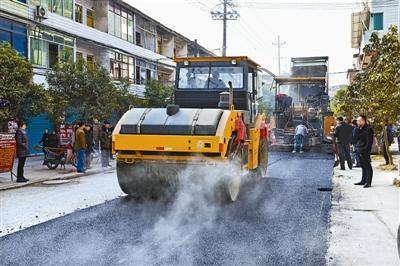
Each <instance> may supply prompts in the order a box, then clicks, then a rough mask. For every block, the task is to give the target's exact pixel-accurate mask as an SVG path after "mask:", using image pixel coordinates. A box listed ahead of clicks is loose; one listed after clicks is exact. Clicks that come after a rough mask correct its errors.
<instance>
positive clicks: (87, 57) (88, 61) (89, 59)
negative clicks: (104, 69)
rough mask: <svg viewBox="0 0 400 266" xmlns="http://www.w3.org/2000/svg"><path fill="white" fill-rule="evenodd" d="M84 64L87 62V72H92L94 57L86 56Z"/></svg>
mask: <svg viewBox="0 0 400 266" xmlns="http://www.w3.org/2000/svg"><path fill="white" fill-rule="evenodd" d="M86 62H87V67H88V70H89V71H93V69H94V56H93V55H87V56H86Z"/></svg>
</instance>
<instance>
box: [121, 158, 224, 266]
mask: <svg viewBox="0 0 400 266" xmlns="http://www.w3.org/2000/svg"><path fill="white" fill-rule="evenodd" d="M230 170H232V169H227V168H225V169H224V168H222V167H216V166H214V165H213V166H209V167H204V166H203V167H202V168H200V167H199V168H196V169H193V168H189V169H186V170H184V171H182V172H181V173H180V174H179V180H181V182H180V187H179V190H178V192H177V195H176V197H175V198H174V200H173V203H172V204H171V205H169V206H170V207H169V209H168V210H167V212H166V214H165V215H164V216H162V217H161V218H159V219H158V220H157V221H156V222H155V223H154V226H153V228H152V229H151V230H149V231H147V232H145V233H144V234H143V235H142V236H141V238H140V239H139V241H138V244H137V245H134V246H130V247H128V248H127V249H126V250H124V255H123V256H122V257H123V258H124V259H123V260H121V261H120V263H122V264H126V263H128V264H130V265H160V264H161V265H168V264H174V265H192V264H194V262H193V254H194V253H195V251H194V249H195V248H196V245H197V244H198V241H199V239H200V237H199V233H200V232H201V231H202V230H204V229H211V228H212V227H213V226H215V220H216V217H217V214H218V213H219V211H221V208H222V205H221V199H220V198H219V195H218V194H219V193H215V192H216V191H220V189H219V186H221V182H222V181H223V180H224V178H226V176H227V174H229V172H230V173H232V171H230ZM182 247H184V248H182ZM127 254H128V255H127Z"/></svg>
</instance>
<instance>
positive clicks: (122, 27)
mask: <svg viewBox="0 0 400 266" xmlns="http://www.w3.org/2000/svg"><path fill="white" fill-rule="evenodd" d="M0 41H6V42H9V43H10V44H11V45H12V47H13V48H14V49H16V50H17V51H18V52H19V53H20V54H21V56H23V57H25V58H26V59H27V60H30V61H31V62H32V64H33V66H34V74H35V75H34V82H35V83H43V84H45V85H46V79H45V74H46V72H47V71H48V70H49V69H50V68H51V67H53V66H54V65H55V64H57V63H58V62H60V61H62V60H65V59H66V56H67V55H71V54H72V55H73V57H74V60H76V59H77V58H83V59H85V60H86V61H87V62H88V63H89V64H90V63H94V62H96V63H99V64H100V65H102V66H103V67H104V68H106V69H108V70H109V71H110V76H111V77H112V78H113V79H114V80H115V81H116V82H118V80H121V79H128V80H129V81H130V91H131V92H132V93H134V94H136V95H137V96H139V97H143V93H144V90H145V84H146V83H147V82H148V81H149V80H150V79H157V80H160V81H162V82H166V83H168V82H173V79H174V77H175V75H174V70H175V63H174V62H173V60H172V59H173V57H174V56H177V57H180V56H182V57H186V56H195V55H200V56H212V55H213V54H212V53H211V52H210V51H208V50H207V49H205V48H204V47H202V46H200V45H198V44H197V42H195V41H192V40H190V39H188V38H186V37H185V36H183V35H181V34H179V33H177V32H176V31H174V30H172V29H170V28H168V27H166V26H164V25H162V24H161V23H159V22H158V21H156V20H155V19H153V18H151V17H149V16H147V15H146V14H144V13H142V12H141V11H140V10H138V9H136V8H134V7H132V6H130V5H129V4H127V3H126V2H124V1H122V0H0ZM33 121H35V123H31V125H30V128H31V129H30V132H35V133H31V135H30V137H31V140H32V143H34V142H35V143H37V142H36V141H37V139H38V137H39V135H40V133H41V132H42V131H43V130H44V128H46V127H50V128H51V122H50V121H46V119H45V118H43V116H42V117H40V118H35V119H33ZM36 124H37V126H36ZM32 127H33V128H32Z"/></svg>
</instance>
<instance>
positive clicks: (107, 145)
mask: <svg viewBox="0 0 400 266" xmlns="http://www.w3.org/2000/svg"><path fill="white" fill-rule="evenodd" d="M111 135H112V131H111V125H110V123H109V122H104V125H103V127H102V130H101V133H100V146H101V166H102V167H111V165H110V154H111Z"/></svg>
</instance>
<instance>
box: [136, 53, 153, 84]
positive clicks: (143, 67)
mask: <svg viewBox="0 0 400 266" xmlns="http://www.w3.org/2000/svg"><path fill="white" fill-rule="evenodd" d="M152 79H157V66H156V65H155V64H151V63H147V62H146V61H143V60H139V59H137V60H136V84H147V82H148V81H150V80H152Z"/></svg>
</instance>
